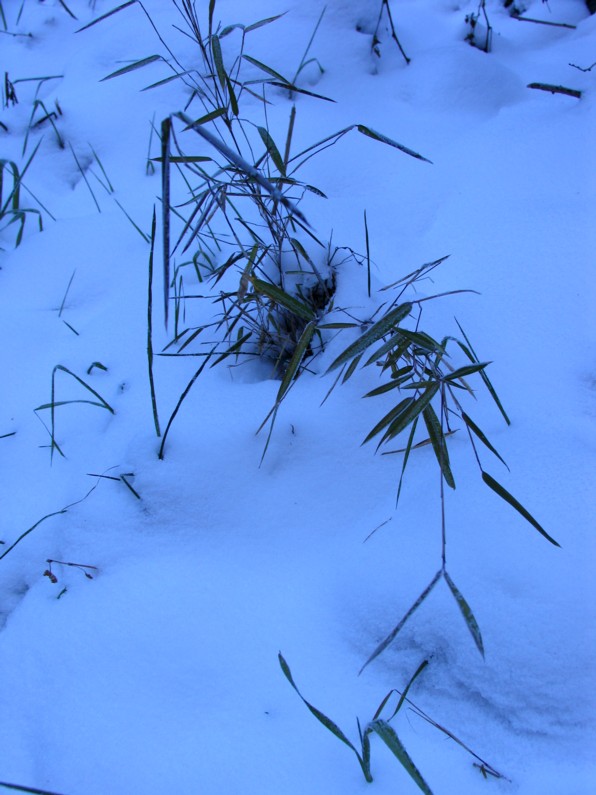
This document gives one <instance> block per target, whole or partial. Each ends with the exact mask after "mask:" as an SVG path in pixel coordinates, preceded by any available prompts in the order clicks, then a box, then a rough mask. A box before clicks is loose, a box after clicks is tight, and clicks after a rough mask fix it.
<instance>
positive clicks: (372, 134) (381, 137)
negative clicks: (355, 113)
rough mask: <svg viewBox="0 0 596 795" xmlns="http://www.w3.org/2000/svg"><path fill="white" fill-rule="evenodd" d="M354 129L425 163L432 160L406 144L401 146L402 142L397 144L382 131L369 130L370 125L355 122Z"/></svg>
mask: <svg viewBox="0 0 596 795" xmlns="http://www.w3.org/2000/svg"><path fill="white" fill-rule="evenodd" d="M356 129H357V130H358V132H359V133H362V135H366V136H367V137H368V138H373V139H374V140H375V141H380V142H381V143H383V144H388V146H393V147H395V149H399V150H400V151H401V152H405V154H406V155H410V157H415V158H416V159H417V160H424V162H425V163H431V164H432V160H428V158H426V157H422V155H419V154H418V152H414V151H413V150H412V149H408V147H407V146H403V144H398V143H397V141H394V140H393V139H392V138H388V137H387V136H386V135H383V134H382V133H379V132H376V130H371V128H370V127H365V125H364V124H357V125H356Z"/></svg>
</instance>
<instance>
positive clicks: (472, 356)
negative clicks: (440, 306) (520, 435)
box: [455, 318, 511, 425]
mask: <svg viewBox="0 0 596 795" xmlns="http://www.w3.org/2000/svg"><path fill="white" fill-rule="evenodd" d="M455 322H456V323H457V326H458V328H459V330H460V331H461V333H462V336H463V338H464V339H465V341H466V342H467V344H468V348H466V346H465V345H464V344H463V343H462V342H460V341H459V340H457V344H458V345H459V346H460V348H461V349H462V350H463V352H464V353H465V354H466V356H467V357H468V358H469V359H470V360H471V361H473V362H479V361H480V359H479V358H478V356H477V355H476V351H475V350H474V348H473V347H472V343H471V342H470V340H469V339H468V337H467V336H466V332H465V331H464V330H463V328H462V327H461V325H460V324H459V321H458V319H457V318H455ZM480 376H481V378H482V380H483V381H484V385H485V386H486V388H487V389H488V391H489V393H490V396H491V397H492V399H493V400H494V401H495V404H496V406H497V408H498V409H499V411H500V412H501V414H502V416H503V419H504V420H505V422H506V423H507V425H511V420H510V419H509V417H508V416H507V412H506V411H505V409H504V408H503V404H502V403H501V401H500V400H499V396H498V395H497V393H496V391H495V388H494V386H493V385H492V384H491V382H490V379H489V377H488V376H487V374H486V373H485V372H484V370H481V371H480Z"/></svg>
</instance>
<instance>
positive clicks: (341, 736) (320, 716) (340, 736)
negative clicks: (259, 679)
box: [277, 652, 360, 758]
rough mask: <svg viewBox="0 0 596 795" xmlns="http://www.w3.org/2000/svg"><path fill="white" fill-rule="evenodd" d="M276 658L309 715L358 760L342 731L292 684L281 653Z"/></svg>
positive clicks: (287, 667) (292, 680)
mask: <svg viewBox="0 0 596 795" xmlns="http://www.w3.org/2000/svg"><path fill="white" fill-rule="evenodd" d="M277 658H278V660H279V664H280V666H281V670H282V671H283V674H284V676H285V677H286V679H287V680H288V682H289V683H290V684H291V685H292V687H293V688H294V690H295V691H296V692H297V693H298V695H299V696H300V698H301V699H302V701H303V702H304V704H305V705H306V706H307V707H308V709H309V710H310V712H311V713H312V714H313V715H314V716H315V718H316V719H317V720H318V721H319V722H320V723H322V724H323V726H324V727H325V728H326V729H328V730H329V731H330V732H331V733H332V734H334V735H335V736H336V737H337V739H338V740H341V741H342V743H345V744H346V745H347V746H348V748H351V749H352V751H354V753H355V754H356V756H358V758H360V754H359V753H358V751H357V750H356V748H354V746H353V745H352V743H351V742H350V741H349V740H348V738H347V737H346V735H345V734H344V733H343V732H342V730H341V729H340V728H339V726H338V725H337V724H336V723H334V722H333V721H332V720H331V719H330V718H328V717H327V716H326V715H324V714H323V713H322V712H321V711H320V710H318V709H317V708H316V707H313V705H312V704H310V703H309V702H308V701H307V700H306V699H305V698H304V696H303V695H302V693H301V692H300V690H298V686H297V685H296V683H295V682H294V678H293V676H292V672H291V670H290V666H289V665H288V664H287V662H286V661H285V660H284V658H283V656H282V654H281V652H279V654H278V655H277Z"/></svg>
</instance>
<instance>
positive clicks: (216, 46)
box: [211, 34, 228, 88]
mask: <svg viewBox="0 0 596 795" xmlns="http://www.w3.org/2000/svg"><path fill="white" fill-rule="evenodd" d="M211 52H212V53H213V60H214V62H215V69H216V71H217V76H218V78H219V82H220V84H221V87H222V88H225V87H226V80H227V77H228V76H227V74H226V70H225V68H224V64H223V56H222V53H221V44H220V43H219V36H216V35H215V34H214V35H213V36H211Z"/></svg>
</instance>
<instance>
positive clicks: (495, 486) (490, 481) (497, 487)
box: [482, 471, 561, 547]
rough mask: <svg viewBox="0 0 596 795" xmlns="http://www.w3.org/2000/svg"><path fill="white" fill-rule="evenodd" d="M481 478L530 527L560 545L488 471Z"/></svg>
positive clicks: (552, 542) (557, 545)
mask: <svg viewBox="0 0 596 795" xmlns="http://www.w3.org/2000/svg"><path fill="white" fill-rule="evenodd" d="M482 480H483V481H484V482H485V483H486V485H487V486H488V487H489V488H491V489H492V490H493V491H494V492H495V493H496V494H498V495H499V497H501V499H503V500H505V502H508V503H509V505H511V507H512V508H515V510H516V511H517V512H518V513H519V514H521V515H522V516H523V517H524V519H525V520H526V521H527V522H529V523H530V524H531V525H532V527H535V528H536V530H538V532H539V533H540V535H543V536H544V537H545V538H546V540H547V541H550V543H551V544H554V545H555V546H556V547H560V546H561V545H560V544H559V543H558V542H557V541H555V539H554V538H552V537H551V536H549V534H548V533H547V532H546V530H545V529H544V528H543V527H542V525H540V524H538V522H537V521H536V519H534V517H533V516H532V514H531V513H529V511H527V510H526V509H525V508H524V506H523V505H521V503H519V502H518V501H517V500H516V499H515V497H514V496H513V495H512V494H510V493H509V492H508V491H507V489H504V488H503V486H501V484H500V483H497V481H496V480H495V479H494V478H493V477H491V476H490V475H489V474H488V472H484V471H483V472H482Z"/></svg>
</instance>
